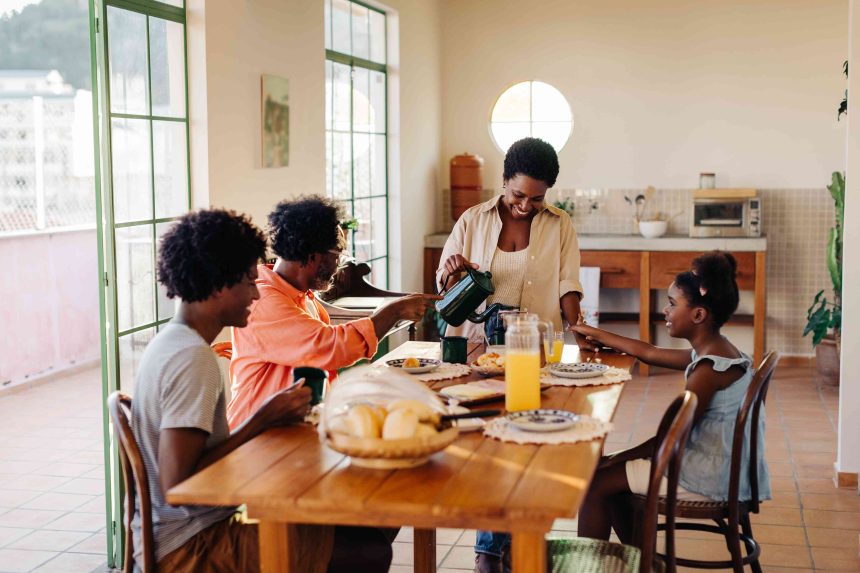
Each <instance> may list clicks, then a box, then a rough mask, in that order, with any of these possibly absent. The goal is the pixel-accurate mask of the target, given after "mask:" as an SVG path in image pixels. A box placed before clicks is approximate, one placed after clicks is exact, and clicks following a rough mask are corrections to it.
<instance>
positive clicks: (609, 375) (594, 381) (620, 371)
mask: <svg viewBox="0 0 860 573" xmlns="http://www.w3.org/2000/svg"><path fill="white" fill-rule="evenodd" d="M631 378H633V376H632V375H631V374H630V372H628V371H627V370H625V369H624V368H615V367H614V366H610V367H609V370H607V371H606V372H604V373H603V374H601V375H600V376H592V377H591V378H562V377H561V376H553V375H552V374H550V372H549V370H548V369H543V370H541V373H540V381H541V382H542V383H543V384H549V385H550V386H576V387H580V386H606V385H609V384H619V383H621V382H626V381H628V380H630V379H631Z"/></svg>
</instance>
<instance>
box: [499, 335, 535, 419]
mask: <svg viewBox="0 0 860 573" xmlns="http://www.w3.org/2000/svg"><path fill="white" fill-rule="evenodd" d="M537 408H540V353H538V352H529V351H511V350H508V351H507V352H506V355H505V409H506V410H507V411H508V412H516V411H518V410H534V409H537Z"/></svg>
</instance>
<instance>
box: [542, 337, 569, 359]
mask: <svg viewBox="0 0 860 573" xmlns="http://www.w3.org/2000/svg"><path fill="white" fill-rule="evenodd" d="M543 352H544V355H545V356H546V361H547V362H548V363H550V364H555V363H556V362H561V355H562V353H563V352H564V340H559V339H555V340H553V341H552V351H550V348H549V340H544V341H543Z"/></svg>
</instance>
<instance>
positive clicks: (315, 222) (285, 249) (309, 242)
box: [269, 195, 344, 264]
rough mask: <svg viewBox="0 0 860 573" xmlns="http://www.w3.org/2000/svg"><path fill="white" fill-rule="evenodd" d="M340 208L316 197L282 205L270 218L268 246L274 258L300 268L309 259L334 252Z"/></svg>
mask: <svg viewBox="0 0 860 573" xmlns="http://www.w3.org/2000/svg"><path fill="white" fill-rule="evenodd" d="M343 218H344V211H343V208H342V207H341V206H340V205H338V204H337V203H335V202H334V201H332V200H330V199H325V198H323V197H320V196H318V195H311V196H309V197H300V198H299V199H295V200H292V201H281V202H280V203H278V204H277V205H276V206H275V209H274V210H273V211H272V212H271V213H270V214H269V242H270V243H271V245H272V250H273V251H274V252H275V254H276V255H278V256H279V257H281V258H282V259H284V260H286V261H295V262H298V263H301V264H305V263H307V262H308V259H309V258H310V257H311V255H313V254H316V253H325V252H327V251H329V250H331V249H336V248H338V247H339V246H341V245H340V244H339V242H340V231H339V230H338V229H339V228H340V221H341V219H343Z"/></svg>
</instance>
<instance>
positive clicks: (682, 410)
mask: <svg viewBox="0 0 860 573" xmlns="http://www.w3.org/2000/svg"><path fill="white" fill-rule="evenodd" d="M696 402H697V399H696V395H695V394H693V393H692V392H684V393H683V394H681V395H680V396H678V397H677V398H675V400H674V401H673V402H672V404H671V405H670V406H669V408H668V409H667V410H666V413H665V414H664V415H663V419H662V420H661V421H660V427H659V430H658V432H657V441H656V443H657V446H656V449H655V452H654V457H653V458H652V459H651V478H650V480H649V483H648V496H647V498H646V500H647V501H646V506H645V518H644V520H643V521H640V523H641V524H642V526H643V528H642V535H641V536H640V538H639V539H640V540H641V541H640V543H639V546H638V547H634V546H630V545H623V544H620V543H612V542H609V541H602V540H597V539H587V538H576V539H569V538H559V537H549V538H548V539H547V551H548V552H549V557H550V560H551V562H552V571H553V573H574V572H576V573H582V572H585V573H621V572H635V571H638V572H639V573H646V572H648V573H650V572H653V571H660V572H662V571H665V570H666V569H667V568H668V570H669V571H670V572H671V573H674V571H675V562H674V559H673V556H674V546H672V545H671V544H670V545H669V546H668V548H667V555H668V557H666V558H665V559H666V562H665V563H664V561H663V560H661V559H660V558H658V557H657V553H656V546H657V504H658V501H659V500H661V499H662V498H660V482H661V481H662V479H663V476H664V475H666V476H667V477H668V481H669V483H668V487H667V493H668V497H667V498H665V503H666V505H667V506H668V507H670V508H673V507H674V506H675V501H676V496H677V488H678V476H679V474H680V471H681V456H682V454H683V453H684V447H685V446H686V444H687V438H688V437H689V436H690V430H691V429H692V427H693V417H694V415H695V413H696ZM667 470H668V473H667ZM671 515H672V514H671V513H670V514H669V517H668V518H667V519H668V522H670V523H671V521H672V517H671Z"/></svg>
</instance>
